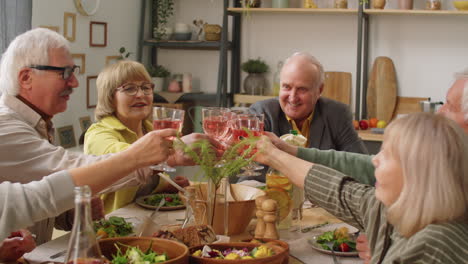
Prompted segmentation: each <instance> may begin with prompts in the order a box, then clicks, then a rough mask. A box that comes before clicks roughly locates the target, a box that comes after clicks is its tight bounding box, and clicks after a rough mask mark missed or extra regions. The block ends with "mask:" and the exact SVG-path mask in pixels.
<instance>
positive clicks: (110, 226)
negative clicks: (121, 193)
mask: <svg viewBox="0 0 468 264" xmlns="http://www.w3.org/2000/svg"><path fill="white" fill-rule="evenodd" d="M94 231H95V232H96V235H97V236H98V237H100V238H108V237H123V236H128V235H130V234H131V233H133V226H132V224H131V223H129V222H127V221H125V219H123V217H118V216H111V217H109V219H108V220H106V219H101V220H98V221H95V222H94Z"/></svg>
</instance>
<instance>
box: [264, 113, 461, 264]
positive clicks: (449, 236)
mask: <svg viewBox="0 0 468 264" xmlns="http://www.w3.org/2000/svg"><path fill="white" fill-rule="evenodd" d="M258 147H259V149H261V154H259V155H258V156H257V157H256V161H258V162H261V163H263V164H267V165H269V166H271V167H273V168H275V169H277V170H279V171H281V172H282V173H283V174H284V175H286V176H287V177H289V179H290V180H291V181H292V182H293V183H294V184H296V185H298V186H300V187H303V188H304V190H305V194H306V197H307V198H308V199H309V200H311V201H312V202H313V203H315V204H318V205H319V206H321V207H323V208H324V209H326V210H327V211H329V212H330V213H331V214H333V215H335V216H337V217H338V218H340V219H341V220H343V221H345V222H347V223H349V224H351V225H353V226H355V227H358V228H359V229H360V230H363V231H365V232H366V234H367V237H368V239H369V247H370V250H371V254H372V258H371V260H370V263H440V264H446V263H466V261H467V260H468V240H467V238H468V211H467V208H468V137H467V136H466V135H465V133H464V131H463V129H461V128H460V126H459V125H457V124H456V123H455V122H453V121H451V120H449V119H447V118H445V117H443V116H440V115H433V114H428V113H419V114H412V115H408V116H405V117H403V118H400V119H397V120H395V121H393V122H392V123H391V124H390V126H389V127H388V128H387V129H386V130H385V136H384V142H383V145H382V149H381V151H380V152H379V153H378V154H377V155H376V156H375V157H373V158H372V163H373V165H374V167H375V178H376V180H377V182H376V185H375V187H373V186H369V185H364V184H360V183H358V182H356V181H355V180H353V179H352V178H351V177H349V176H347V175H345V174H343V173H341V172H339V171H336V170H333V169H331V168H328V167H325V166H322V165H318V164H313V163H310V162H308V161H304V160H302V159H299V158H296V157H294V156H291V155H289V154H287V153H286V152H283V151H281V150H279V149H277V148H276V147H275V146H274V145H273V144H272V143H271V142H270V140H269V139H268V138H266V137H264V139H263V140H261V141H260V142H259V143H258ZM356 170H358V169H356ZM348 173H350V174H351V175H353V172H350V171H348Z"/></svg>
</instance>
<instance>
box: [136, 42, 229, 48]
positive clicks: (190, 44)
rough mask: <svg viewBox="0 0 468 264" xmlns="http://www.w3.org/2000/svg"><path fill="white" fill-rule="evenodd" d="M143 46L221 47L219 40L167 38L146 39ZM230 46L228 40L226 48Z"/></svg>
mask: <svg viewBox="0 0 468 264" xmlns="http://www.w3.org/2000/svg"><path fill="white" fill-rule="evenodd" d="M143 45H145V46H153V47H158V48H166V49H197V50H219V49H220V48H221V42H220V41H198V40H189V41H176V40H167V41H159V40H156V39H147V40H145V41H144V42H143ZM231 47H232V43H231V42H228V49H230V48H231Z"/></svg>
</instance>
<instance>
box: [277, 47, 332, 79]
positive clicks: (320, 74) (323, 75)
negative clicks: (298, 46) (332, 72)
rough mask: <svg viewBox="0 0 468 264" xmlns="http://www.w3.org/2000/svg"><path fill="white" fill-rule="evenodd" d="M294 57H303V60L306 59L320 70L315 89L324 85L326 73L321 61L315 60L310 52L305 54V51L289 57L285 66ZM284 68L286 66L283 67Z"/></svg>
mask: <svg viewBox="0 0 468 264" xmlns="http://www.w3.org/2000/svg"><path fill="white" fill-rule="evenodd" d="M294 57H301V58H304V59H306V60H307V61H309V62H310V63H311V64H312V65H315V67H317V70H318V79H317V82H316V83H315V84H314V87H316V88H319V87H320V86H321V85H322V84H323V81H324V79H325V72H324V70H323V66H322V63H320V61H319V60H317V58H315V57H314V56H312V55H311V54H310V53H308V52H305V51H299V52H295V53H294V54H293V55H291V56H289V57H288V58H287V59H286V60H285V62H284V65H286V64H288V63H289V61H290V60H291V59H292V58H294ZM283 67H284V66H283Z"/></svg>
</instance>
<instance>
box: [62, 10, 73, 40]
mask: <svg viewBox="0 0 468 264" xmlns="http://www.w3.org/2000/svg"><path fill="white" fill-rule="evenodd" d="M63 36H64V37H65V38H66V39H67V40H68V41H70V42H74V41H75V37H76V14H75V13H69V12H65V13H63Z"/></svg>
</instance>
